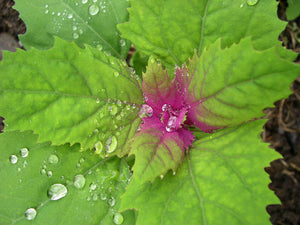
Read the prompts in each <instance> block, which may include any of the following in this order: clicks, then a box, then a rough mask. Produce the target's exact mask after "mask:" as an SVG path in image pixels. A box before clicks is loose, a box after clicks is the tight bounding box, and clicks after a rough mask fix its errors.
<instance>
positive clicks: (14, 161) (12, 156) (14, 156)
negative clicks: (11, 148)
mask: <svg viewBox="0 0 300 225" xmlns="http://www.w3.org/2000/svg"><path fill="white" fill-rule="evenodd" d="M9 161H10V162H11V164H16V163H17V162H18V156H16V155H11V156H10V157H9Z"/></svg>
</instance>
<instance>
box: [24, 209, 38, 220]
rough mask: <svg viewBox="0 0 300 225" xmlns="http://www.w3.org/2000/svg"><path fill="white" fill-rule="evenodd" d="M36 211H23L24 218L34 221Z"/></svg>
mask: <svg viewBox="0 0 300 225" xmlns="http://www.w3.org/2000/svg"><path fill="white" fill-rule="evenodd" d="M36 214H37V213H36V210H35V209H34V208H29V209H27V210H26V211H25V217H26V219H27V220H34V218H35V217H36Z"/></svg>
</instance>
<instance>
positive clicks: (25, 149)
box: [20, 148, 29, 158]
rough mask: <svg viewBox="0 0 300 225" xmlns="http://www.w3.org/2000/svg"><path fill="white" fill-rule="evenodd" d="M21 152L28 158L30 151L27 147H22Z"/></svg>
mask: <svg viewBox="0 0 300 225" xmlns="http://www.w3.org/2000/svg"><path fill="white" fill-rule="evenodd" d="M20 154H21V156H22V157H23V158H26V157H27V156H28V154H29V151H28V149H27V148H21V150H20Z"/></svg>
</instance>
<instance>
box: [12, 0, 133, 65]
mask: <svg viewBox="0 0 300 225" xmlns="http://www.w3.org/2000/svg"><path fill="white" fill-rule="evenodd" d="M15 2H16V5H15V8H16V9H17V10H18V11H19V12H20V17H21V18H22V19H23V20H24V22H25V24H26V28H27V32H26V34H25V35H24V36H20V39H21V41H22V44H23V45H24V46H25V47H26V48H29V47H35V48H38V49H48V48H51V47H52V46H53V44H54V37H53V36H54V35H55V36H58V37H60V38H62V39H64V40H67V41H71V40H74V41H75V42H76V44H78V45H79V46H80V47H83V46H84V44H89V45H91V46H94V47H96V46H98V48H101V49H103V50H104V51H106V52H109V53H111V54H112V55H114V56H117V57H119V58H124V59H125V58H126V55H127V51H128V49H129V46H130V44H129V43H128V41H125V40H123V39H121V38H120V33H119V31H118V30H117V28H116V25H117V24H119V23H122V22H125V21H127V20H128V12H127V10H126V8H128V7H129V3H128V1H126V0H109V1H104V0H101V1H96V2H95V1H92V0H83V1H81V0H80V1H75V0H47V1H39V0H32V1H23V0H16V1H15Z"/></svg>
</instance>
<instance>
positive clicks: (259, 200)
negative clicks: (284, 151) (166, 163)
mask: <svg viewBox="0 0 300 225" xmlns="http://www.w3.org/2000/svg"><path fill="white" fill-rule="evenodd" d="M264 123H265V121H263V120H260V121H259V120H257V121H253V122H250V123H244V124H242V125H240V126H235V127H231V128H226V129H223V130H220V131H218V132H217V133H214V134H212V135H206V136H204V137H203V138H202V139H201V140H199V141H196V142H195V143H194V148H192V149H191V151H190V152H189V155H188V157H186V158H185V160H184V163H183V164H182V166H181V167H180V168H179V170H178V171H177V173H176V176H173V175H172V174H171V173H169V174H167V176H165V178H164V179H163V180H162V181H161V180H158V179H157V180H156V181H155V182H154V183H153V184H151V183H144V184H141V183H140V182H139V179H138V178H136V179H132V180H131V182H130V184H129V186H128V187H127V190H126V192H125V194H124V195H123V196H122V198H121V208H120V210H125V209H136V210H138V218H137V223H136V224H137V225H139V224H143V225H147V224H164V225H165V224H170V225H171V224H187V225H189V224H190V225H194V224H199V225H204V224H206V225H214V224H219V223H220V221H222V223H223V224H232V225H235V224H236V225H241V224H247V225H250V224H253V225H255V224H269V223H270V222H269V221H268V215H267V213H266V211H265V206H266V205H267V204H271V203H276V202H278V199H277V198H276V196H275V195H273V193H271V192H270V191H269V190H268V187H267V185H268V183H269V179H268V176H267V174H266V173H263V171H264V167H265V166H267V165H268V163H269V162H270V161H272V160H274V159H275V158H277V157H278V156H279V154H277V153H276V152H275V151H274V150H270V149H269V148H268V147H267V144H265V143H263V142H262V141H261V138H260V137H259V133H260V132H261V130H262V126H263V124H264ZM257 174H261V175H260V176H257Z"/></svg>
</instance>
